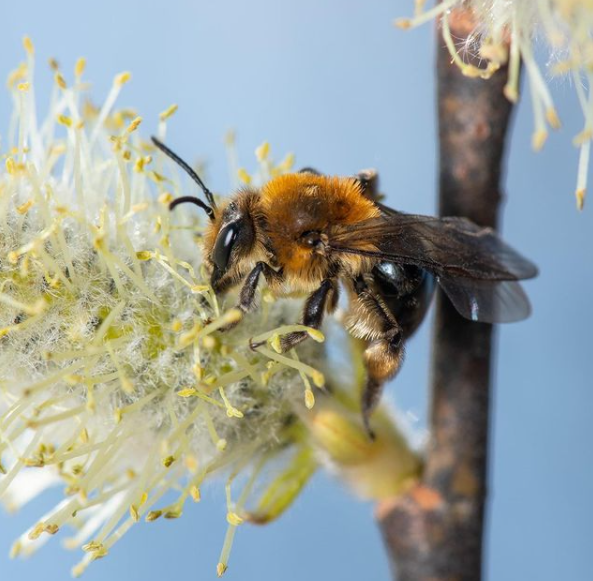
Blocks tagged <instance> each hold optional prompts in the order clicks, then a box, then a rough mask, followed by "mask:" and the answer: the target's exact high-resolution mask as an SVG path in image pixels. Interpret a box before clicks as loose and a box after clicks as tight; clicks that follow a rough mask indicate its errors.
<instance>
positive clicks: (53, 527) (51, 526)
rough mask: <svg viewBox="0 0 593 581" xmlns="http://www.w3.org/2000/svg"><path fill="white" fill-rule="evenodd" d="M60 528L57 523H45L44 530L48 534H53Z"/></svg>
mask: <svg viewBox="0 0 593 581" xmlns="http://www.w3.org/2000/svg"><path fill="white" fill-rule="evenodd" d="M59 530H60V527H59V526H58V525H57V524H49V525H45V529H44V531H45V532H46V533H47V534H48V535H55V534H56V533H57V532H58V531H59Z"/></svg>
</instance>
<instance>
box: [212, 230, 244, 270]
mask: <svg viewBox="0 0 593 581" xmlns="http://www.w3.org/2000/svg"><path fill="white" fill-rule="evenodd" d="M238 232H239V226H238V224H236V223H233V224H229V225H228V226H225V227H224V228H223V229H222V230H221V231H220V232H219V233H218V236H217V237H216V243H215V244H214V249H213V250H212V255H211V257H210V259H211V260H212V262H213V263H214V264H215V265H216V268H217V269H218V270H226V267H227V265H228V263H229V258H230V256H231V251H232V250H233V245H234V244H235V241H236V240H237V234H238Z"/></svg>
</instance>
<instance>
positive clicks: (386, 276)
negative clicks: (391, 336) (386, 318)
mask: <svg viewBox="0 0 593 581" xmlns="http://www.w3.org/2000/svg"><path fill="white" fill-rule="evenodd" d="M372 275H373V280H374V282H375V286H376V291H377V292H378V293H379V294H380V295H381V298H382V299H383V302H384V303H385V305H386V306H387V308H388V309H389V310H390V311H391V313H392V314H393V316H394V317H395V319H396V320H397V322H398V323H399V325H400V326H401V328H402V330H403V334H404V338H406V339H407V338H409V337H410V336H411V335H413V334H414V332H415V331H416V329H417V328H418V326H419V325H420V323H421V322H422V321H423V319H424V317H425V316H426V313H427V311H428V308H429V307H430V302H431V300H432V296H433V294H434V289H435V286H436V281H435V279H434V276H433V275H432V274H430V273H429V272H428V271H426V270H424V269H422V268H419V267H417V266H413V265H398V264H393V263H391V262H380V263H379V264H377V265H376V266H375V267H374V268H373V270H372Z"/></svg>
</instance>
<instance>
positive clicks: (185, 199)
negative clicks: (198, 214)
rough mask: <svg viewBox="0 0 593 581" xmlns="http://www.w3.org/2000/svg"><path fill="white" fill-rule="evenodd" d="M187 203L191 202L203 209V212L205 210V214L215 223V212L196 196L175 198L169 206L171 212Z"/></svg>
mask: <svg viewBox="0 0 593 581" xmlns="http://www.w3.org/2000/svg"><path fill="white" fill-rule="evenodd" d="M186 202H191V203H192V204H195V205H196V206H199V207H200V208H202V210H204V212H206V214H207V215H208V218H210V220H212V221H214V210H213V209H212V208H211V207H210V206H208V205H207V204H206V203H205V202H203V201H202V200H200V198H196V197H195V196H181V197H179V198H175V199H174V200H173V201H172V202H171V203H170V204H169V210H172V209H173V208H175V206H179V204H185V203H186Z"/></svg>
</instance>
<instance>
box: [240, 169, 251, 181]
mask: <svg viewBox="0 0 593 581" xmlns="http://www.w3.org/2000/svg"><path fill="white" fill-rule="evenodd" d="M237 176H238V177H239V179H240V180H241V181H242V182H243V183H244V184H247V185H249V184H250V183H251V176H250V175H249V174H248V173H247V170H246V169H244V168H239V170H238V171H237Z"/></svg>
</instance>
